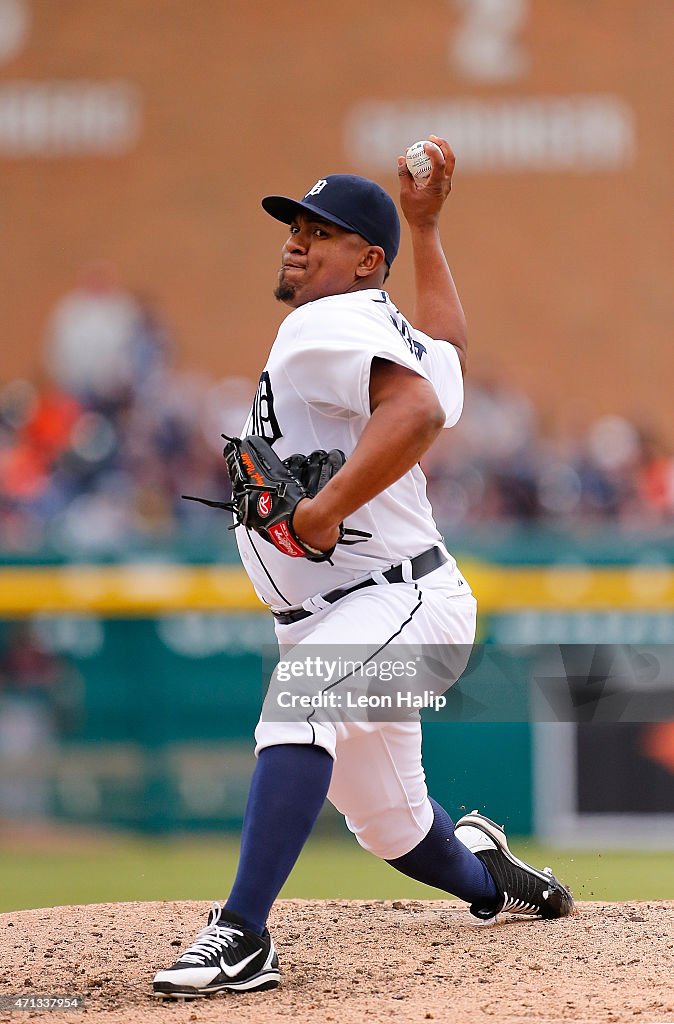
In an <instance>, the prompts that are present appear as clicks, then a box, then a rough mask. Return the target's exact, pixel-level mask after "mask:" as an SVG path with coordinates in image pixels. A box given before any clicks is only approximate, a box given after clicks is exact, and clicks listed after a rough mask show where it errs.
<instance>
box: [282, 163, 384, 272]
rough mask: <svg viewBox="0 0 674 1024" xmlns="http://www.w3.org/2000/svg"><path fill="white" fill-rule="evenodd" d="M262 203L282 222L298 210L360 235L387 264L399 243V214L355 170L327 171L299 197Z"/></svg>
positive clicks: (379, 190)
mask: <svg viewBox="0 0 674 1024" xmlns="http://www.w3.org/2000/svg"><path fill="white" fill-rule="evenodd" d="M262 206H263V208H264V209H265V210H266V211H267V213H269V214H271V216H272V217H275V218H276V220H280V221H283V223H284V224H291V223H292V222H293V220H294V219H295V217H296V216H297V215H298V213H300V212H302V211H304V212H305V213H314V214H316V216H317V217H321V218H322V219H323V220H327V221H329V222H330V223H331V224H337V225H339V227H340V228H345V229H346V230H347V231H354V232H355V233H356V234H357V235H361V236H362V237H363V238H364V239H365V241H366V242H369V243H370V245H379V246H381V248H382V249H383V250H384V258H385V259H386V262H387V263H388V265H389V267H390V266H391V264H392V263H393V261H394V259H395V258H396V255H397V253H398V247H399V245H400V218H399V217H398V211H397V209H396V204H395V203H394V202H393V200H392V199H391V197H390V195H389V194H388V193H387V192H385V191H384V189H383V188H382V187H381V186H380V185H378V184H377V183H376V181H370V179H369V178H361V177H359V176H358V175H357V174H329V175H328V176H327V178H319V179H318V181H317V182H316V184H315V185H313V186H312V188H310V189H309V191H308V192H307V193H306V195H305V196H303V197H302V199H289V198H288V196H265V197H264V199H263V200H262Z"/></svg>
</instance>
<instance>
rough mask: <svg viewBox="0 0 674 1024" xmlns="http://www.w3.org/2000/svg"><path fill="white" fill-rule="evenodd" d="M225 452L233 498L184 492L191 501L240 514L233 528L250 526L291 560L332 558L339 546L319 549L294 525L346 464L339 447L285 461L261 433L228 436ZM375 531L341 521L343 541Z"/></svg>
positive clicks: (361, 538)
mask: <svg viewBox="0 0 674 1024" xmlns="http://www.w3.org/2000/svg"><path fill="white" fill-rule="evenodd" d="M222 436H223V437H224V438H225V440H226V441H227V444H226V445H225V448H224V450H223V453H222V454H223V456H224V459H225V464H226V466H227V473H228V474H229V479H230V481H231V484H232V500H231V501H209V500H208V499H206V498H194V497H193V496H192V495H189V494H184V495H183V497H184V498H187V499H188V500H189V501H200V502H201V503H202V504H204V505H209V506H210V507H211V508H223V509H226V510H227V511H230V512H233V513H234V516H235V517H236V520H237V521H236V523H234V524H233V525H232V526H231V527H230V529H236V527H237V526H245V527H246V529H247V530H255V532H256V533H259V535H260V536H261V537H262V538H264V540H266V541H268V542H269V543H270V544H273V545H274V547H275V548H278V550H279V551H282V552H283V554H285V555H290V557H291V558H308V559H309V561H311V562H328V561H330V559H331V556H332V554H333V552H334V550H335V546H336V545H335V546H333V547H332V548H330V550H329V551H318V550H317V549H316V548H312V547H310V546H309V545H308V544H305V543H304V541H303V540H301V539H300V538H299V537H298V536H297V534H296V533H295V531H294V529H293V514H294V512H295V509H296V507H297V505H298V503H299V502H300V501H302V499H303V498H314V497H315V496H316V495H317V494H318V492H319V491H320V490H321V488H322V487H324V486H325V485H326V484H327V482H328V480H331V479H332V477H333V476H334V475H335V473H337V472H338V470H340V469H341V468H342V466H343V465H344V463H345V462H346V456H345V455H344V452H342V451H340V450H339V449H338V448H333V450H332V451H329V452H326V451H322V450H317V451H314V452H311V454H310V455H290V456H289V457H288V458H287V459H285V460H281V459H280V458H279V457H278V455H277V454H276V452H275V451H274V449H273V448H272V447H271V445H270V444H269V442H268V441H266V440H265V438H263V437H258V436H256V435H255V434H249V435H248V437H244V438H239V437H227V435H226V434H223V435H222ZM371 536H372V535H371V534H370V533H365V532H364V531H363V530H349V529H346V528H345V527H344V524H343V523H340V525H339V538H338V540H337V544H358V543H360V542H362V541H365V540H367V539H368V538H369V537H371Z"/></svg>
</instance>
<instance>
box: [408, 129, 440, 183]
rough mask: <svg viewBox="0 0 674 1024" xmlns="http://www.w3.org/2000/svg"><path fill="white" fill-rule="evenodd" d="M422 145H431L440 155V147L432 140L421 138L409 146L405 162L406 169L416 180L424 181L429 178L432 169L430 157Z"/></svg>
mask: <svg viewBox="0 0 674 1024" xmlns="http://www.w3.org/2000/svg"><path fill="white" fill-rule="evenodd" d="M424 146H432V147H433V149H437V151H438V153H440V155H441V156H442V150H441V149H440V147H439V146H436V144H435V143H434V142H429V141H428V139H422V140H421V142H415V143H414V145H413V146H410V148H409V149H408V150H407V152H406V153H405V162H406V163H407V170H408V171H409V172H410V174H411V175H412V177H413V178H414V180H415V181H416V182H423V181H426V179H427V178H430V176H431V171H432V170H433V165H432V163H431V158H430V157H429V155H428V153H427V152H426V150H425V149H424Z"/></svg>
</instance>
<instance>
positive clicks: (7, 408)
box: [0, 260, 674, 556]
mask: <svg viewBox="0 0 674 1024" xmlns="http://www.w3.org/2000/svg"><path fill="white" fill-rule="evenodd" d="M174 354H175V345H174V339H173V338H172V334H171V330H170V327H169V325H168V324H167V322H166V319H165V317H164V315H163V313H162V311H161V309H158V308H157V306H156V304H155V303H154V302H153V301H152V300H151V299H150V298H149V297H147V296H145V295H142V294H138V293H134V292H132V291H131V290H129V289H128V288H126V287H124V286H123V285H122V284H121V283H120V282H119V280H118V277H117V274H116V272H115V269H114V267H112V266H111V265H110V264H108V263H106V262H105V261H102V260H99V261H96V262H95V263H92V264H90V265H88V266H87V267H86V268H84V270H83V272H82V275H81V279H80V281H79V282H78V283H77V285H76V287H75V288H73V290H72V291H71V292H69V293H68V294H66V295H65V296H64V297H63V298H62V299H61V301H60V302H59V303H58V304H57V306H56V308H55V309H54V310H53V312H52V315H51V316H50V318H49V322H48V323H47V325H46V328H45V337H44V349H43V360H42V366H41V368H40V371H39V373H38V374H36V375H35V377H34V378H33V379H17V380H11V381H5V382H4V383H2V384H0V551H4V552H7V553H10V554H11V553H32V552H36V551H39V550H40V549H43V548H51V549H55V550H57V551H62V552H64V553H65V554H67V555H70V556H72V555H73V554H77V553H82V554H90V553H97V554H104V553H107V552H109V553H113V554H114V553H118V552H124V551H129V550H132V549H133V546H134V545H136V544H138V545H147V544H148V543H150V544H151V543H154V542H157V541H159V542H164V541H172V540H174V539H177V538H182V539H186V538H187V539H189V538H197V537H198V536H199V535H200V534H203V533H204V531H207V530H209V529H211V528H212V529H213V530H216V529H217V527H216V526H215V525H214V524H215V523H216V518H214V517H217V515H218V513H215V512H213V511H211V510H208V509H204V508H203V507H202V506H199V505H196V504H195V503H193V502H187V501H183V500H182V499H181V497H180V496H181V495H182V494H195V495H199V496H204V497H211V498H223V497H226V496H227V489H226V484H225V478H224V471H223V463H222V458H221V450H222V445H221V439H220V435H221V433H223V432H224V433H238V432H239V431H240V429H241V425H242V423H243V421H244V419H245V416H246V413H247V410H248V407H249V404H250V401H251V398H252V395H253V391H254V382H253V381H251V380H245V379H239V378H228V379H225V380H216V379H212V378H210V377H208V376H207V375H206V374H203V373H197V372H194V371H186V370H184V369H179V368H177V366H176V365H175V361H174ZM424 468H425V470H426V473H427V476H428V479H429V494H430V496H431V500H432V502H433V505H434V508H435V512H436V516H437V518H438V520H439V522H440V523H441V525H442V526H445V527H447V528H454V529H462V528H464V527H465V528H466V529H467V530H470V529H471V528H472V527H477V526H478V525H479V524H489V523H493V522H495V521H496V522H519V521H523V520H524V521H527V522H529V523H531V522H538V523H542V524H552V525H555V526H562V527H569V528H570V529H575V528H577V527H578V526H579V525H581V526H584V525H586V524H588V523H589V524H592V523H605V522H609V523H614V524H618V525H621V526H626V527H630V528H632V527H634V528H642V527H650V526H652V525H653V524H661V523H667V522H669V521H671V520H672V518H674V458H673V457H672V453H671V452H670V451H669V450H668V449H667V448H666V447H665V446H664V445H663V444H662V442H661V441H660V440H659V438H658V437H657V436H656V435H655V434H654V433H653V432H651V431H648V430H646V429H644V428H643V427H640V426H639V425H637V424H635V423H633V422H630V420H628V419H626V418H625V417H624V416H618V415H612V416H602V417H599V418H597V419H596V420H595V421H594V422H591V423H589V424H586V425H584V427H583V428H582V429H580V430H579V431H578V432H577V436H571V435H564V436H559V435H557V434H553V433H550V432H549V431H547V430H545V429H544V428H543V426H542V424H541V421H540V418H539V416H538V415H537V410H536V409H535V408H534V406H533V405H532V403H531V402H530V401H529V399H528V398H527V397H526V396H525V395H524V394H521V393H518V392H517V391H514V390H512V389H511V388H509V387H508V386H506V385H505V384H504V383H503V381H499V380H497V379H494V380H487V379H482V380H480V379H474V380H472V381H471V382H470V383H469V384H468V386H467V391H466V402H465V411H464V415H463V417H462V419H461V421H460V423H459V425H458V426H457V427H456V428H455V429H454V430H452V431H447V432H443V435H442V436H441V438H440V439H439V441H438V442H437V443H436V444H435V446H434V447H433V449H432V450H431V451H430V452H429V453H428V454H427V456H426V458H425V460H424ZM218 526H219V522H218Z"/></svg>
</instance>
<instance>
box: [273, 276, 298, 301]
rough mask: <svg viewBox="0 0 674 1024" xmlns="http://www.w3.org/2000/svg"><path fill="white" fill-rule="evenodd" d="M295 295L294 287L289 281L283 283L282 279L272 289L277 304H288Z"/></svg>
mask: <svg viewBox="0 0 674 1024" xmlns="http://www.w3.org/2000/svg"><path fill="white" fill-rule="evenodd" d="M294 294H295V285H294V284H291V283H290V282H289V281H284V280H283V278H281V280H280V281H279V283H278V284H277V285H276V287H275V288H274V298H275V299H278V300H279V302H288V300H289V299H292V298H293V296H294Z"/></svg>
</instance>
